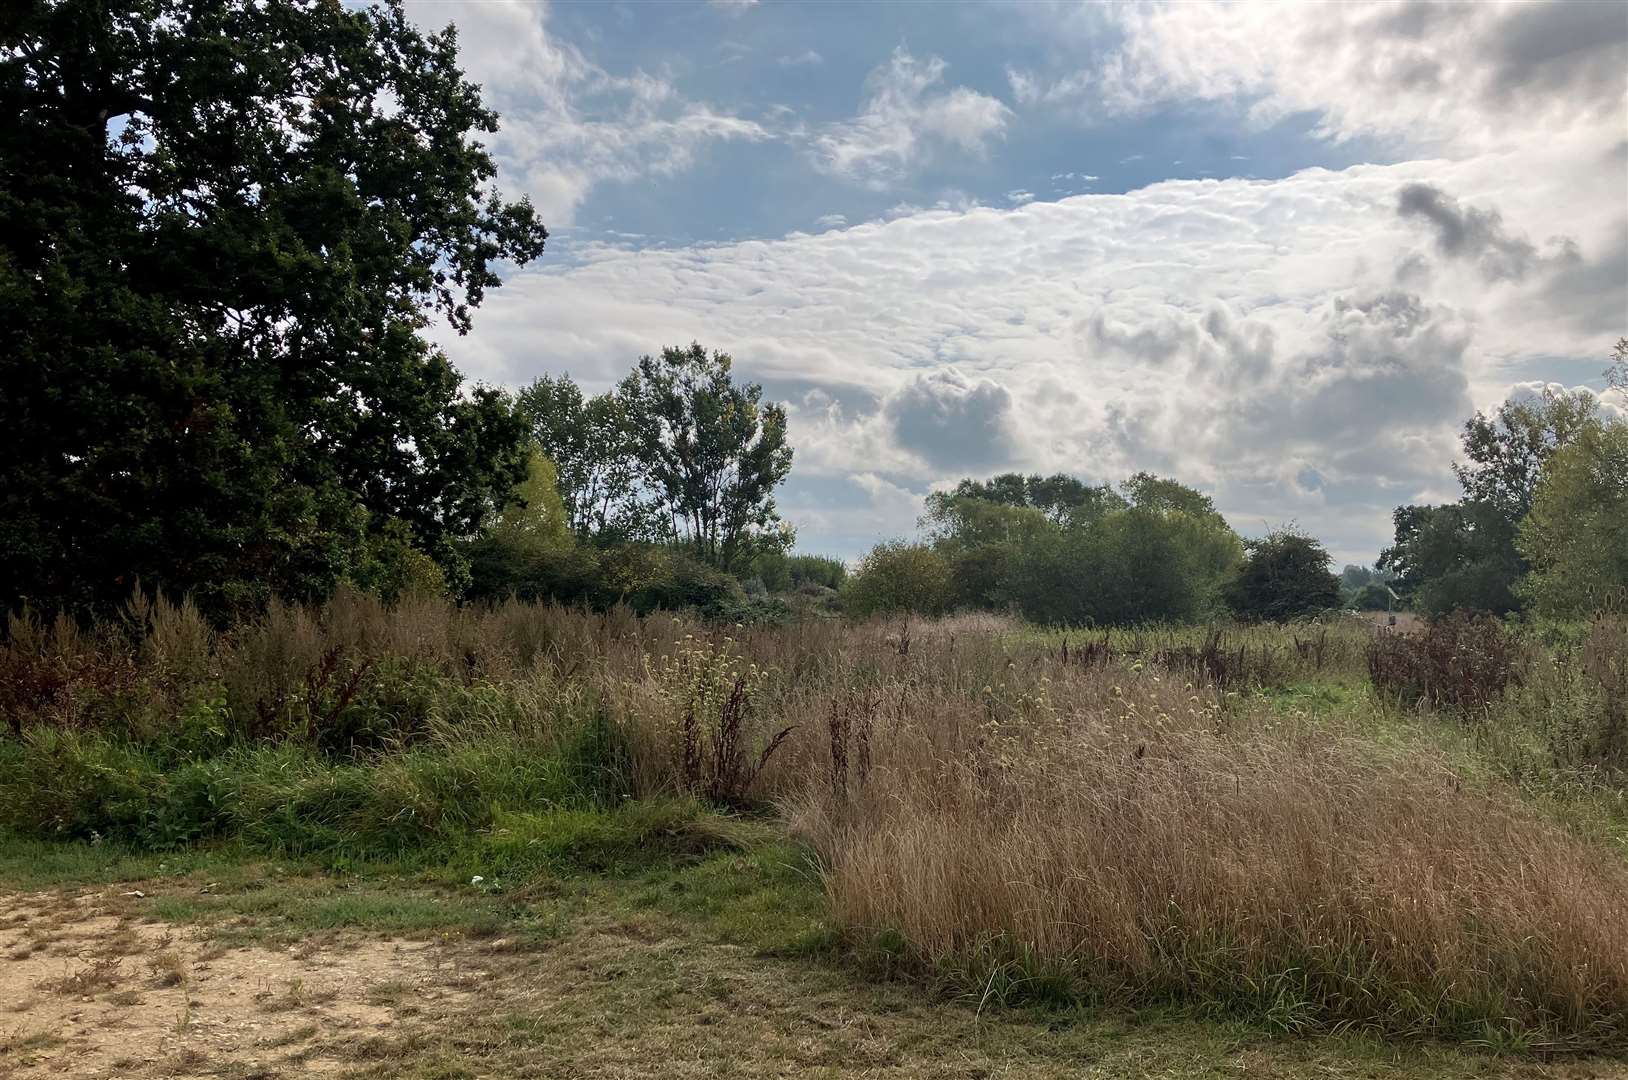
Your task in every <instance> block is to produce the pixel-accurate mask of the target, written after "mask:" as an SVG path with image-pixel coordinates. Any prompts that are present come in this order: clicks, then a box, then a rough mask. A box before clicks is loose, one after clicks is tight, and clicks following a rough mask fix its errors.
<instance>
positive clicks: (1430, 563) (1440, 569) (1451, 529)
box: [1379, 502, 1525, 615]
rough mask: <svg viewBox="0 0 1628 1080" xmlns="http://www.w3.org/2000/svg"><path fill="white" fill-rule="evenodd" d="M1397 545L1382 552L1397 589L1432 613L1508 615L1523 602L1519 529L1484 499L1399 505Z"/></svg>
mask: <svg viewBox="0 0 1628 1080" xmlns="http://www.w3.org/2000/svg"><path fill="white" fill-rule="evenodd" d="M1392 519H1393V520H1394V522H1395V526H1396V543H1395V544H1394V545H1392V546H1391V547H1388V548H1386V549H1385V550H1384V551H1383V552H1381V553H1380V556H1379V566H1380V568H1381V569H1385V570H1390V571H1392V572H1394V573H1395V574H1396V580H1395V583H1394V587H1395V588H1396V591H1397V592H1398V593H1399V594H1401V595H1402V596H1403V597H1405V598H1406V599H1407V601H1408V603H1409V604H1410V605H1411V606H1412V607H1415V608H1417V609H1419V610H1420V611H1423V612H1425V613H1427V614H1431V615H1441V614H1445V613H1447V612H1449V611H1456V610H1459V609H1461V608H1462V609H1466V610H1471V611H1490V612H1492V613H1494V614H1497V615H1504V614H1507V613H1509V612H1511V611H1514V610H1516V609H1517V608H1518V607H1519V606H1520V600H1519V598H1518V597H1517V596H1516V595H1515V591H1514V590H1515V583H1516V581H1518V580H1519V578H1520V576H1521V574H1522V572H1523V571H1524V569H1525V565H1524V563H1523V562H1522V560H1521V557H1520V554H1519V553H1518V552H1517V551H1516V550H1515V528H1514V526H1513V525H1512V524H1511V523H1510V522H1509V520H1508V519H1507V518H1505V517H1504V515H1503V514H1502V513H1500V512H1499V511H1498V509H1497V508H1495V507H1493V506H1490V505H1488V504H1486V503H1479V502H1459V503H1449V504H1447V505H1446V506H1399V507H1397V508H1396V512H1395V513H1394V514H1393V515H1392Z"/></svg>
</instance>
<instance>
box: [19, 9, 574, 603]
mask: <svg viewBox="0 0 1628 1080" xmlns="http://www.w3.org/2000/svg"><path fill="white" fill-rule="evenodd" d="M8 12H9V13H8V16H7V18H6V20H5V22H4V25H3V28H0V35H3V37H0V112H3V114H4V116H5V121H4V123H3V124H0V163H3V165H0V386H4V388H5V390H4V394H3V395H0V605H9V604H13V603H16V602H18V601H22V600H27V601H32V602H34V603H35V604H38V605H42V606H58V605H67V606H72V607H86V606H92V605H97V604H101V603H106V602H107V601H108V600H110V599H112V598H116V597H121V596H125V595H128V593H129V591H130V588H131V583H132V578H133V577H135V576H138V575H139V576H140V578H141V579H142V580H143V581H144V582H145V583H147V584H148V585H152V586H160V587H163V588H166V589H171V590H176V591H180V590H191V591H193V592H194V593H195V595H197V596H198V597H199V599H200V600H201V601H203V602H204V603H206V604H208V605H210V606H212V607H213V608H215V609H216V610H220V609H223V608H226V607H231V606H236V605H242V604H253V603H257V602H259V601H260V600H262V599H263V598H264V597H265V596H266V595H267V594H268V593H270V592H277V593H282V594H285V595H290V596H313V595H317V594H320V593H323V592H325V591H326V590H328V589H329V588H331V587H332V586H333V584H334V583H335V582H336V581H337V580H338V579H340V578H343V577H348V576H352V575H353V573H354V572H355V571H356V570H357V569H358V568H359V567H361V566H364V565H365V564H367V563H368V562H369V561H370V560H376V556H377V548H378V544H377V538H378V537H380V536H386V535H388V536H391V537H396V538H399V537H400V536H401V535H402V534H401V529H402V528H403V527H405V529H406V530H407V533H408V534H410V537H411V541H412V544H413V545H415V546H416V547H418V548H420V549H422V550H426V551H429V552H431V553H433V554H435V555H437V556H438V557H441V558H443V559H444V560H447V561H449V562H455V560H454V559H452V558H451V555H450V552H451V545H450V541H451V540H452V539H453V538H454V537H456V536H458V535H460V534H463V533H466V532H468V531H470V530H472V529H474V528H475V527H476V526H477V524H478V523H479V522H480V521H481V520H482V519H483V518H484V517H485V516H486V515H487V514H489V513H490V512H491V510H492V508H493V507H494V505H496V504H501V503H502V502H503V501H504V500H505V499H506V498H507V497H508V492H509V491H510V489H511V488H512V487H513V485H514V484H515V482H516V481H517V480H519V479H521V478H522V477H523V476H524V475H525V464H526V457H525V450H524V448H523V446H522V435H523V426H522V424H521V423H520V421H519V420H518V419H517V418H515V417H514V416H513V414H512V412H511V410H510V409H509V407H508V405H507V404H506V402H505V401H504V399H503V398H502V396H501V395H499V394H497V393H495V392H493V391H489V390H485V389H477V390H475V391H474V392H473V393H472V394H468V395H465V394H463V393H462V392H461V390H460V379H459V376H458V373H457V372H456V371H455V370H454V369H453V368H452V367H451V365H450V364H449V363H448V361H447V359H446V357H445V356H444V355H442V353H441V352H440V351H438V350H437V349H435V348H434V347H432V346H431V345H430V344H429V343H428V342H427V341H426V340H425V339H424V337H423V336H422V335H421V332H422V331H423V329H424V328H425V327H426V326H427V325H428V323H429V321H430V319H431V318H432V317H434V316H436V315H439V316H442V317H445V318H446V319H447V320H448V321H449V322H450V323H451V325H452V326H453V327H454V328H456V329H457V330H459V331H460V332H462V331H465V330H467V329H468V327H469V323H470V309H471V308H472V307H474V306H476V305H478V304H479V303H480V302H481V299H482V297H483V295H484V293H485V291H486V290H487V289H489V288H492V287H494V286H496V285H497V284H498V283H499V282H498V278H497V275H496V271H495V266H496V264H497V263H498V262H499V261H500V260H511V261H514V262H520V263H523V262H525V261H528V260H530V259H532V258H534V257H536V256H537V255H539V254H540V253H541V251H542V249H543V243H544V240H545V238H546V233H545V231H544V229H543V228H542V226H541V225H540V224H539V223H538V222H537V220H536V218H535V216H534V214H533V212H532V210H531V207H530V206H529V205H528V204H526V203H525V202H523V201H522V202H519V203H508V202H504V201H503V200H502V199H501V198H500V197H499V196H498V194H497V193H496V192H495V191H490V190H487V189H486V185H487V183H488V181H490V180H491V178H492V177H493V175H494V166H493V163H492V160H491V158H490V156H489V155H488V153H487V152H486V150H485V149H484V148H483V147H482V145H481V138H482V137H483V136H484V134H485V133H488V132H491V131H493V130H495V129H496V123H497V118H496V116H495V115H494V114H493V113H491V112H490V111H488V110H487V109H486V108H485V107H484V106H483V105H482V104H481V99H480V95H479V92H478V88H477V87H476V86H474V85H473V84H471V83H469V82H468V81H466V80H465V79H464V77H463V75H462V73H461V72H460V71H459V70H458V67H457V50H456V44H455V41H454V38H453V34H452V32H451V31H450V30H448V31H447V32H445V33H442V34H439V35H429V36H425V35H422V34H421V33H420V32H419V31H417V30H416V29H414V28H413V26H412V25H411V24H410V23H409V22H408V20H407V19H406V17H405V16H404V14H403V12H402V10H401V7H400V5H399V4H397V3H391V4H389V5H387V6H383V7H374V8H369V9H366V10H358V9H354V8H348V7H345V6H343V5H341V4H338V3H332V2H315V0H311V2H279V3H271V4H259V3H247V2H207V3H191V2H182V0H137V2H132V3H125V4H119V5H103V4H97V3H78V2H65V0H64V2H49V0H47V2H35V3H28V4H23V5H21V8H20V10H19V8H18V6H16V5H13V6H11V8H9V9H8ZM392 542H395V541H394V540H393V541H392ZM451 568H453V569H456V567H455V566H453V567H451Z"/></svg>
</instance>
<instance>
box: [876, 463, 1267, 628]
mask: <svg viewBox="0 0 1628 1080" xmlns="http://www.w3.org/2000/svg"><path fill="white" fill-rule="evenodd" d="M924 523H925V524H926V525H927V527H928V534H929V538H928V542H927V543H925V544H903V543H887V544H883V545H881V546H879V547H877V548H876V549H875V550H874V551H873V552H872V553H871V554H870V555H869V556H867V558H866V559H865V560H864V561H863V562H862V563H861V564H860V566H859V568H858V570H857V571H856V572H855V574H854V575H853V577H852V578H851V579H850V580H849V582H848V585H847V593H848V606H849V608H850V609H851V610H854V611H856V612H865V613H869V612H874V611H887V610H903V609H910V610H916V611H923V612H933V611H941V610H946V609H948V608H951V607H957V608H963V609H965V608H989V609H999V610H1006V609H1012V610H1016V611H1018V612H1020V613H1022V614H1023V615H1024V616H1026V617H1028V618H1030V619H1033V620H1035V621H1038V622H1044V623H1054V624H1057V623H1067V624H1074V625H1084V624H1091V623H1103V624H1125V623H1136V622H1153V621H1160V620H1182V619H1193V618H1201V617H1204V616H1206V615H1210V614H1214V613H1216V612H1217V611H1219V610H1220V608H1221V603H1222V592H1223V589H1224V588H1225V585H1226V583H1227V581H1228V580H1229V579H1230V577H1231V575H1232V573H1233V571H1234V569H1235V567H1236V566H1237V564H1238V561H1239V558H1240V557H1241V554H1242V551H1243V548H1242V544H1241V542H1240V541H1239V539H1238V536H1237V534H1235V533H1234V532H1233V531H1232V529H1231V528H1230V527H1229V526H1228V525H1227V523H1226V520H1225V519H1224V518H1222V516H1221V515H1220V514H1219V513H1217V512H1216V510H1215V507H1214V505H1213V504H1212V503H1211V501H1210V499H1209V498H1208V497H1207V496H1205V495H1203V494H1202V493H1200V492H1198V491H1195V490H1193V489H1192V488H1189V487H1186V486H1185V485H1182V484H1180V483H1177V482H1176V481H1174V480H1168V479H1164V478H1161V477H1156V476H1152V475H1150V474H1147V473H1138V474H1137V475H1136V476H1133V477H1131V478H1130V479H1129V480H1127V481H1125V483H1123V484H1121V485H1120V487H1119V488H1118V490H1115V489H1114V488H1112V487H1109V486H1107V485H1100V486H1095V487H1093V486H1090V485H1087V484H1085V483H1083V482H1081V481H1080V480H1078V479H1076V478H1074V477H1070V476H1066V475H1061V474H1059V475H1056V476H1050V477H1041V476H1021V475H1017V474H1007V475H1002V476H996V477H994V478H992V479H990V480H988V481H977V480H963V481H962V482H961V483H960V484H959V485H957V486H956V487H955V488H954V489H952V490H950V491H946V492H936V493H934V494H932V495H930V496H929V497H928V499H927V515H926V517H925V519H924Z"/></svg>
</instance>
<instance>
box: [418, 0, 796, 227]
mask: <svg viewBox="0 0 1628 1080" xmlns="http://www.w3.org/2000/svg"><path fill="white" fill-rule="evenodd" d="M408 12H409V14H411V15H412V16H413V18H415V19H416V20H417V21H419V22H420V23H422V24H424V25H425V26H426V27H428V28H432V29H440V28H441V27H443V26H445V25H446V24H447V23H449V22H451V23H453V24H455V25H456V26H457V28H458V44H459V54H460V59H461V60H462V62H463V66H464V68H465V70H466V71H467V72H468V73H469V76H470V78H471V79H473V80H474V81H475V82H477V83H479V84H480V85H481V88H482V92H483V96H484V98H485V100H486V104H487V105H489V106H491V107H493V108H495V109H496V110H497V111H498V113H499V114H500V116H501V117H502V127H501V129H500V130H499V132H498V133H497V135H496V136H494V137H493V138H492V140H491V145H492V150H493V153H494V154H495V155H496V157H497V159H498V163H499V166H500V167H501V168H502V170H503V174H504V178H503V179H504V184H505V185H506V186H507V187H509V188H511V189H513V188H518V189H519V190H522V191H524V192H525V193H526V194H529V195H530V196H531V197H532V201H533V202H534V203H535V204H536V206H537V208H538V210H539V212H540V213H541V214H542V217H543V220H544V221H545V222H546V223H547V224H548V225H550V226H560V225H569V224H570V223H571V222H572V219H573V217H574V215H575V213H576V210H577V207H578V206H579V205H580V204H581V203H582V200H583V199H584V198H586V197H587V195H588V193H589V191H591V190H592V189H593V187H594V185H595V184H599V183H602V182H604V181H606V180H622V181H627V180H634V179H637V178H640V177H646V176H666V175H671V174H673V173H675V172H678V171H680V170H683V169H687V168H689V167H690V166H691V165H692V164H693V163H694V161H695V159H696V155H697V154H698V153H700V152H701V151H702V150H703V149H704V148H705V147H707V146H709V145H711V144H715V143H720V142H730V141H746V142H759V141H763V140H766V139H769V138H771V137H772V136H771V133H770V131H769V130H768V129H766V128H765V127H763V126H762V125H761V124H759V123H758V122H756V121H754V120H750V119H746V118H744V117H740V116H736V115H734V114H732V113H730V112H728V111H725V110H719V109H716V108H714V107H713V106H711V105H708V104H706V103H704V102H697V101H691V100H688V99H687V98H685V97H684V95H682V94H681V93H679V91H678V90H677V88H676V87H675V86H674V85H673V83H672V82H671V81H670V80H669V79H668V78H667V77H665V76H663V75H660V74H651V73H649V72H645V71H641V70H635V71H633V72H631V73H628V74H613V73H611V72H609V71H607V70H605V69H604V68H602V67H600V66H599V65H597V64H595V63H593V62H592V61H591V60H589V59H588V58H587V56H586V55H585V54H584V53H583V52H582V51H581V50H580V49H578V48H577V47H576V46H574V45H572V44H570V43H568V42H563V41H560V40H558V39H557V38H556V37H555V36H554V35H553V34H551V33H550V32H549V28H548V15H549V11H548V7H547V5H546V4H501V3H480V2H476V0H436V2H434V3H430V2H428V0H421V2H413V3H409V5H408Z"/></svg>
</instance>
